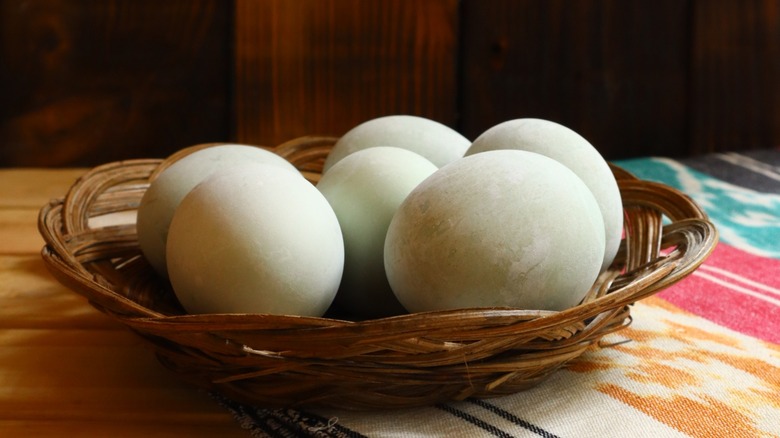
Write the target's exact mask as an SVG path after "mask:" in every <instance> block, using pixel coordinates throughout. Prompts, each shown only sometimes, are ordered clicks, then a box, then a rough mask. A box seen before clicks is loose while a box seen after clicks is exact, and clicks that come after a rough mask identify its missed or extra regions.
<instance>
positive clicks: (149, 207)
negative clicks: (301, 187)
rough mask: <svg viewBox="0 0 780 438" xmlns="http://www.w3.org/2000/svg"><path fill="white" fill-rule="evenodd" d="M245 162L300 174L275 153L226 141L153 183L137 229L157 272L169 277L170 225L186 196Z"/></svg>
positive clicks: (140, 210) (144, 199)
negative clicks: (217, 174) (167, 245)
mask: <svg viewBox="0 0 780 438" xmlns="http://www.w3.org/2000/svg"><path fill="white" fill-rule="evenodd" d="M245 162H259V163H270V164H273V165H275V166H277V167H280V168H283V169H286V170H288V171H291V172H294V173H297V174H299V172H298V170H297V169H296V168H295V167H294V166H293V165H292V164H291V163H290V162H288V161H287V160H285V159H284V158H282V157H281V156H279V155H277V154H275V153H273V152H270V151H268V150H265V149H261V148H257V147H254V146H247V145H236V144H224V145H215V146H211V147H207V148H204V149H200V150H198V151H195V152H193V153H191V154H190V155H187V156H185V157H183V158H181V159H180V160H178V161H176V162H175V163H173V164H171V166H170V167H168V168H167V169H165V170H164V171H163V172H161V173H160V175H159V176H158V177H157V178H156V179H155V180H154V181H153V182H152V183H151V184H150V185H149V188H148V189H147V190H146V192H145V193H144V195H143V197H142V198H141V203H140V205H139V206H138V217H137V219H136V228H137V230H138V244H139V246H140V248H141V251H142V252H143V254H144V257H145V258H146V260H147V261H148V262H149V264H150V265H151V266H152V267H153V268H154V270H155V271H157V273H159V274H160V275H162V276H164V277H167V276H168V269H167V267H166V263H165V243H166V240H167V236H168V227H169V226H170V223H171V218H173V213H174V211H175V210H176V208H177V207H178V205H179V203H180V202H181V200H182V199H184V196H185V195H186V194H187V193H189V192H190V190H192V189H193V188H194V187H195V186H196V185H198V184H199V183H200V182H201V181H203V179H205V178H206V177H207V176H209V175H211V174H212V173H213V172H214V171H216V170H219V169H223V168H226V167H231V166H235V165H237V164H242V163H245ZM301 178H302V177H301Z"/></svg>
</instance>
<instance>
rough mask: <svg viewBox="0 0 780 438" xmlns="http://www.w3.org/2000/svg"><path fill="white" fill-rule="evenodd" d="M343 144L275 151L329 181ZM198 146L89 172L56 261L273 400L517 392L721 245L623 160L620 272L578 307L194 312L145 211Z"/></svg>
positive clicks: (55, 229) (52, 214) (65, 275)
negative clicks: (390, 313)
mask: <svg viewBox="0 0 780 438" xmlns="http://www.w3.org/2000/svg"><path fill="white" fill-rule="evenodd" d="M334 141H335V139H334V138H330V137H303V138H299V139H296V140H293V141H290V142H287V143H284V144H282V145H280V146H278V147H276V148H274V149H273V150H275V151H276V152H277V153H279V154H280V155H282V156H283V157H285V158H287V159H288V160H289V161H290V162H292V163H293V164H294V165H296V166H297V167H298V168H299V169H300V170H301V172H302V173H303V174H304V175H305V176H306V177H307V178H308V179H309V180H310V181H312V182H315V181H316V180H317V179H318V177H319V172H320V171H321V169H322V165H323V163H324V159H325V157H326V156H327V154H328V152H329V151H330V148H331V146H332V145H333V143H334ZM196 148H197V147H193V148H190V149H186V150H183V151H181V152H180V153H177V154H174V155H173V156H171V157H169V158H167V159H166V160H157V159H140V160H129V161H122V162H114V163H109V164H105V165H102V166H99V167H96V168H94V169H93V170H91V171H90V172H88V173H87V174H85V175H84V176H83V177H82V178H80V179H79V180H78V181H77V182H76V183H75V184H74V185H73V186H72V187H71V189H70V190H69V191H68V193H67V194H66V196H65V197H64V198H63V199H58V200H54V201H52V202H51V203H49V204H48V205H45V206H44V207H43V208H42V209H41V212H40V217H39V228H40V232H41V234H42V236H43V238H44V240H45V242H46V245H45V246H44V248H43V251H42V256H43V259H44V261H45V263H46V265H47V266H48V268H49V269H50V271H51V272H52V273H53V275H54V276H55V277H56V278H57V279H58V281H60V282H61V283H62V284H63V285H65V286H67V287H68V288H70V289H73V290H74V291H76V292H78V293H79V294H81V295H83V296H85V297H86V298H87V299H88V300H89V301H90V302H91V303H92V305H94V306H95V307H96V308H97V309H99V310H100V311H102V312H104V313H106V314H108V315H110V316H111V317H112V318H114V319H116V320H117V321H119V322H121V323H123V324H125V325H126V326H127V327H129V328H130V329H131V330H133V331H134V332H135V333H137V334H138V335H140V336H141V337H142V338H143V339H145V340H146V341H148V344H149V345H150V346H151V347H152V348H153V350H154V351H155V352H156V355H157V357H158V358H159V360H160V362H161V363H162V364H163V365H165V366H166V367H168V368H169V369H171V370H173V371H174V372H175V373H176V374H177V375H179V376H181V377H182V378H183V379H185V380H187V381H189V382H192V383H194V384H196V385H198V386H200V387H203V388H207V389H209V390H213V391H217V392H220V393H222V394H224V395H226V396H227V397H230V398H233V399H235V400H239V401H243V402H249V403H253V404H255V405H258V406H263V407H292V406H299V407H300V406H307V407H313V406H337V407H342V408H356V409H376V408H396V407H411V406H421V405H431V404H435V403H439V402H443V401H450V400H460V399H464V398H466V397H479V398H484V397H493V396H500V395H504V394H511V393H516V392H518V391H521V390H524V389H527V388H529V387H531V386H534V385H536V384H538V383H539V382H541V381H542V380H544V379H545V378H546V377H548V376H549V375H550V374H551V373H553V372H555V371H556V370H557V369H559V368H560V367H561V366H563V365H564V364H565V363H567V362H568V361H570V360H572V359H574V358H576V357H577V356H579V355H580V354H582V353H583V352H584V351H585V350H586V349H587V348H588V347H589V346H590V345H592V344H594V343H596V342H598V341H599V340H600V339H601V338H602V337H603V336H604V335H605V334H607V333H611V332H614V331H616V330H619V329H621V328H624V327H626V326H627V325H628V324H629V323H630V321H631V316H630V310H629V305H630V304H631V303H633V302H635V301H637V300H640V299H642V298H644V297H647V296H649V295H651V294H654V293H656V292H658V291H659V290H661V289H663V288H666V287H668V286H669V285H671V284H673V283H675V282H677V281H679V280H680V279H682V278H684V277H685V276H686V275H688V274H690V273H691V272H692V271H693V270H694V269H696V268H697V267H698V266H699V265H700V264H701V263H702V262H703V261H704V259H705V258H706V257H707V256H708V255H709V254H710V252H711V251H712V249H713V248H714V246H715V244H716V242H717V232H716V229H715V228H714V226H713V225H712V223H710V222H709V221H708V220H707V217H706V215H705V214H704V212H702V210H701V209H700V208H699V207H698V206H697V205H696V204H695V203H694V202H693V201H692V200H691V199H689V198H688V197H686V196H685V195H683V194H682V193H680V192H678V191H677V190H675V189H672V188H670V187H668V186H665V185H661V184H657V183H652V182H648V181H642V180H639V179H636V178H634V177H633V176H631V175H630V174H628V173H627V172H625V171H623V170H621V169H619V168H617V167H613V171H614V173H615V175H616V177H617V179H618V181H619V186H620V189H621V193H622V196H623V202H624V209H625V223H626V227H625V239H624V240H623V242H622V244H621V248H620V251H619V253H618V256H617V259H616V260H615V262H614V264H613V265H612V267H611V269H609V270H607V271H606V272H605V273H604V274H603V275H601V276H600V277H599V279H598V280H597V282H596V284H595V285H594V286H593V288H592V289H591V291H590V293H589V295H588V296H587V297H586V298H585V299H584V300H583V302H582V303H581V304H580V305H578V306H576V307H574V308H571V309H568V310H565V311H561V312H552V311H529V310H518V309H506V308H476V309H464V310H455V311H442V312H429V313H416V314H408V315H402V316H396V317H390V318H383V319H375V320H368V321H358V322H355V321H346V320H341V319H337V318H310V317H297V316H275V315H259V314H211V315H186V314H185V313H184V312H183V311H182V308H181V306H180V305H179V304H178V302H177V301H176V298H175V296H174V294H173V293H172V290H171V287H170V284H169V283H168V282H166V281H164V280H161V279H160V278H159V277H158V276H157V275H156V274H155V273H154V271H153V270H152V269H151V268H150V266H149V265H148V264H147V263H146V261H145V259H144V258H143V257H142V256H141V255H140V254H141V253H140V251H139V249H138V244H137V239H136V230H135V224H134V222H133V218H134V216H133V215H132V211H133V210H134V209H136V208H137V206H138V204H139V201H140V199H141V196H142V195H143V193H144V190H145V189H146V188H147V187H148V184H149V181H151V180H152V179H153V178H154V177H155V176H156V175H157V174H158V173H159V172H160V171H161V170H162V169H164V168H165V167H166V166H168V165H169V164H170V163H171V162H173V161H175V160H176V159H177V158H179V157H180V156H182V155H183V154H187V153H190V152H192V150H194V149H196ZM121 212H129V216H130V218H131V219H130V221H129V223H127V224H125V225H99V226H96V225H94V223H95V222H94V221H92V219H93V218H95V217H100V216H105V215H109V214H120V213H121ZM91 224H92V225H91Z"/></svg>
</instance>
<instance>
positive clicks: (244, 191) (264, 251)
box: [167, 163, 344, 316]
mask: <svg viewBox="0 0 780 438" xmlns="http://www.w3.org/2000/svg"><path fill="white" fill-rule="evenodd" d="M167 263H168V273H169V276H170V280H171V285H172V286H173V290H174V292H175V293H176V296H177V297H178V298H179V301H180V302H181V304H182V306H184V308H185V309H186V310H187V312H189V313H267V314H284V315H300V316H322V315H323V314H324V313H325V311H326V310H327V309H328V307H329V306H330V304H331V303H332V301H333V298H334V296H335V295H336V291H337V289H338V285H339V282H340V280H341V274H342V271H343V267H344V244H343V238H342V235H341V229H340V228H339V223H338V219H337V218H336V215H335V213H334V212H333V209H332V208H331V207H330V205H329V204H328V201H327V200H326V199H325V198H324V197H323V196H322V194H321V193H320V192H319V191H318V190H317V189H316V187H314V185H312V184H311V183H310V182H308V181H306V180H305V179H303V178H301V177H299V176H297V175H295V174H294V173H293V172H289V171H288V170H286V169H281V168H279V167H275V166H272V165H269V164H262V163H253V164H246V165H243V166H238V167H233V168H229V169H222V170H219V171H217V172H214V173H213V174H212V175H211V176H209V177H208V178H207V179H205V180H204V181H203V182H201V183H200V184H198V186H197V187H195V188H194V189H193V190H192V191H190V193H188V194H187V196H185V197H184V199H183V200H182V201H181V203H180V204H179V207H178V208H177V209H176V213H175V214H174V216H173V219H172V221H171V225H170V230H169V234H168V243H167Z"/></svg>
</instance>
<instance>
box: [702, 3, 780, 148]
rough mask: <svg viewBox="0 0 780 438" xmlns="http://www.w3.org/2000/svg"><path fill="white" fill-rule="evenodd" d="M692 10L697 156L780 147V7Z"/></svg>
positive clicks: (709, 5)
mask: <svg viewBox="0 0 780 438" xmlns="http://www.w3.org/2000/svg"><path fill="white" fill-rule="evenodd" d="M693 11H694V22H693V44H692V49H691V60H692V65H691V78H692V79H691V81H692V84H691V85H692V92H691V93H692V102H691V114H692V115H693V117H692V121H691V126H692V135H691V143H692V145H693V148H694V152H695V153H705V152H713V151H729V150H741V149H757V148H766V147H772V146H776V145H778V144H780V83H778V78H780V25H779V24H780V4H779V3H778V2H777V1H775V0H746V1H741V2H732V1H728V0H698V1H695V2H694V9H693Z"/></svg>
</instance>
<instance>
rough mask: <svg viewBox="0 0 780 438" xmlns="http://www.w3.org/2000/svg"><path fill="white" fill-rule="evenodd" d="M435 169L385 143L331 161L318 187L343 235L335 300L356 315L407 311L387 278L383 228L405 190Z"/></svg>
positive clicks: (387, 223)
mask: <svg viewBox="0 0 780 438" xmlns="http://www.w3.org/2000/svg"><path fill="white" fill-rule="evenodd" d="M436 170H437V167H436V166H435V165H434V164H433V163H431V162H430V161H428V160H427V159H425V158H424V157H422V156H421V155H419V154H416V153H414V152H411V151H408V150H406V149H400V148H395V147H389V146H379V147H374V148H369V149H364V150H360V151H357V152H355V153H353V154H350V155H349V156H348V157H345V158H344V159H343V160H341V161H339V162H338V163H336V164H335V165H334V166H333V167H332V168H331V169H330V170H329V171H328V172H327V173H326V174H325V175H323V177H322V179H320V181H319V183H318V184H317V188H318V189H319V190H320V192H321V193H322V194H323V195H324V196H325V198H326V199H327V200H328V202H330V205H331V207H333V210H334V211H335V212H336V217H338V219H339V223H340V224H341V231H342V234H343V235H344V250H345V261H344V275H343V277H342V280H341V286H340V287H339V292H338V294H337V295H336V300H335V302H334V305H338V306H339V307H340V310H342V311H346V312H348V313H349V314H350V315H352V316H355V317H357V318H361V319H363V318H374V317H384V316H391V315H399V314H403V313H407V311H406V309H404V307H403V306H402V305H401V304H400V303H399V302H398V300H397V299H396V297H395V295H394V294H393V291H392V289H390V285H389V284H388V282H387V276H386V275H385V267H384V245H385V235H386V234H387V227H388V226H389V225H390V220H391V219H392V218H393V214H395V211H396V209H397V208H398V206H399V205H400V204H401V202H403V200H404V199H405V198H406V196H407V195H408V194H409V192H411V191H412V189H414V188H415V187H416V186H417V185H418V184H419V183H420V182H422V181H423V180H424V179H425V178H427V177H428V176H429V175H431V174H432V173H433V172H435V171H436Z"/></svg>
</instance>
